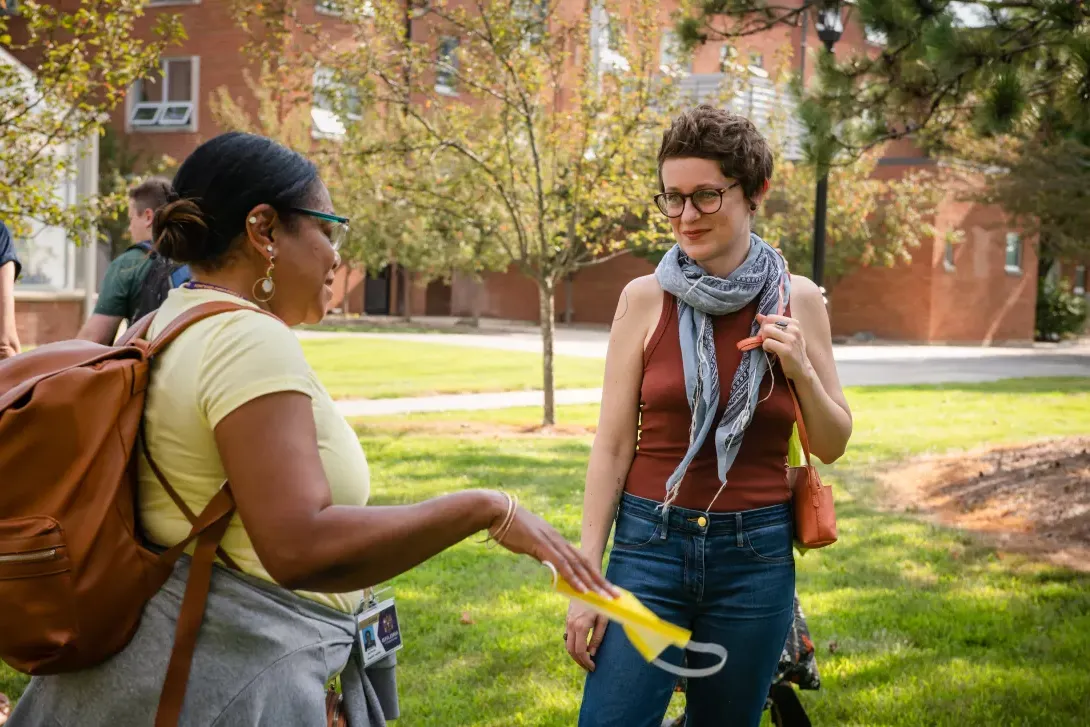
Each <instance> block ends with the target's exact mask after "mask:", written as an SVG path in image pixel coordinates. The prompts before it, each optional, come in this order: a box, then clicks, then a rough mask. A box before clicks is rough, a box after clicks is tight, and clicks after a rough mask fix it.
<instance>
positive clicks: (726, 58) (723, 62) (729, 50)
mask: <svg viewBox="0 0 1090 727" xmlns="http://www.w3.org/2000/svg"><path fill="white" fill-rule="evenodd" d="M737 56H738V51H736V50H735V49H734V47H733V46H731V45H728V44H726V43H724V44H723V45H722V47H720V48H719V72H720V73H726V71H727V69H728V68H730V66H731V64H733V63H735V62H736V61H735V59H736V57H737Z"/></svg>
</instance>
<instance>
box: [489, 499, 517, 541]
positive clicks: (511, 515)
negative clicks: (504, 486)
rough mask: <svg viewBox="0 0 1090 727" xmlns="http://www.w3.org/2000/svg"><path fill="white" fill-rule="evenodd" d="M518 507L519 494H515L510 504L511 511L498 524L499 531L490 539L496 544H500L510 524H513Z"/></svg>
mask: <svg viewBox="0 0 1090 727" xmlns="http://www.w3.org/2000/svg"><path fill="white" fill-rule="evenodd" d="M518 509H519V496H518V495H515V496H514V498H513V501H512V504H511V512H510V513H509V514H508V516H507V518H506V519H505V520H504V521H503V525H501V526H500V531H499V532H498V533H497V534H496V535H495V537H493V538H492V539H493V540H494V541H496V543H497V544H499V545H502V544H503V539H504V538H506V537H507V532H508V531H509V530H510V529H511V526H512V525H514V524H515V515H517V514H518Z"/></svg>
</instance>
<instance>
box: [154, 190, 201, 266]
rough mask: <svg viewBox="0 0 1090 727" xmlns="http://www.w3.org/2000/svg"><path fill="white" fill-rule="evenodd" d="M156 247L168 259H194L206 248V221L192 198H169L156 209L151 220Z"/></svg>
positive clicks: (182, 260)
mask: <svg viewBox="0 0 1090 727" xmlns="http://www.w3.org/2000/svg"><path fill="white" fill-rule="evenodd" d="M151 227H152V230H153V231H154V232H153V234H154V235H155V249H156V250H158V251H159V252H161V253H162V254H163V255H166V256H167V257H168V258H170V259H171V260H178V261H179V262H197V261H198V260H200V259H201V256H202V255H203V253H204V251H205V249H206V238H207V237H208V225H207V224H205V222H204V215H202V214H201V208H200V207H199V206H198V205H197V203H196V202H194V201H193V200H191V199H179V200H176V201H174V202H168V203H167V204H165V205H164V206H162V207H160V208H159V209H158V210H156V211H155V217H154V218H153V219H152V222H151Z"/></svg>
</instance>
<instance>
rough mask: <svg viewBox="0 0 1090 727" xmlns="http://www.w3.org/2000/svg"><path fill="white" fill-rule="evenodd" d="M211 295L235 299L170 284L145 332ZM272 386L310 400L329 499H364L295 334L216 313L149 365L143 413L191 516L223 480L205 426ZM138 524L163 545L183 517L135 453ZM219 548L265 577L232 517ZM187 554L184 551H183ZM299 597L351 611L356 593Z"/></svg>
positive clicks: (341, 429)
mask: <svg viewBox="0 0 1090 727" xmlns="http://www.w3.org/2000/svg"><path fill="white" fill-rule="evenodd" d="M213 300H228V301H232V302H240V301H241V302H243V303H245V302H246V301H242V299H240V298H236V297H235V296H232V295H230V294H227V293H220V292H218V291H214V290H206V289H193V290H191V289H189V288H185V287H182V288H175V289H174V290H172V291H170V294H169V295H168V296H167V298H166V300H165V301H164V302H163V305H162V307H161V308H160V309H159V312H158V313H157V314H156V316H155V320H154V322H153V324H152V327H151V331H150V332H149V337H153V336H156V335H158V333H159V332H160V331H162V330H163V328H165V327H166V325H167V324H168V323H170V321H172V320H174V318H175V317H177V316H178V315H179V314H180V313H182V312H183V311H185V310H186V309H188V308H191V307H193V306H195V305H198V304H200V303H205V302H208V301H213ZM278 391H299V392H302V393H304V394H306V395H307V396H309V397H310V399H311V402H312V404H313V409H314V423H315V424H316V425H317V430H318V452H319V454H320V455H321V458H322V466H323V468H324V469H325V474H326V479H327V480H328V481H329V487H330V489H331V490H332V494H333V504H335V505H364V504H366V503H367V497H368V494H369V491H370V477H369V471H368V467H367V458H366V457H365V456H364V453H363V449H362V448H361V447H360V442H359V439H358V438H357V436H356V434H355V432H353V431H352V428H351V427H350V426H349V425H348V422H346V421H345V419H344V417H343V416H341V415H340V413H338V412H337V409H336V407H335V406H334V404H333V400H332V399H331V398H330V396H329V393H328V392H326V390H325V387H323V386H322V384H321V383H320V382H319V381H318V379H317V377H316V376H315V375H314V372H313V371H312V370H311V368H310V366H309V365H308V364H307V361H306V358H305V357H304V356H303V348H302V346H300V345H299V340H298V339H297V338H296V336H295V334H294V333H293V332H292V331H291V329H289V328H288V327H287V326H285V325H284V324H283V323H280V322H279V321H277V320H275V319H273V318H271V317H270V316H267V315H264V314H261V313H257V312H253V313H251V312H250V311H237V312H231V313H221V314H219V315H216V316H212V317H211V318H206V319H205V320H203V321H200V322H199V323H196V324H194V325H193V326H191V327H190V328H188V329H187V330H186V331H185V332H184V333H183V334H182V335H181V336H179V337H178V338H176V339H175V340H174V342H173V343H171V345H170V346H168V347H167V349H166V350H165V351H164V352H163V353H162V354H161V355H159V356H158V357H157V359H156V360H155V362H154V363H153V367H152V375H151V386H150V388H149V390H148V396H147V401H146V403H145V409H144V416H145V421H146V426H147V436H148V446H149V449H150V450H151V455H152V457H154V458H155V463H156V464H157V465H158V466H159V468H160V469H161V470H162V471H163V474H164V475H165V476H166V478H167V480H168V481H169V482H170V484H171V485H173V487H174V489H175V490H177V491H178V494H179V495H180V496H181V498H182V499H183V500H184V501H185V503H186V504H187V505H189V506H190V508H192V510H193V512H194V513H199V512H200V511H201V510H202V509H204V506H205V505H206V504H208V501H209V500H210V499H212V496H213V495H215V493H216V492H217V491H218V490H219V488H220V485H222V484H223V481H224V480H225V479H226V477H227V476H226V474H225V473H224V469H223V463H222V462H221V461H220V455H219V450H218V449H217V447H216V440H215V437H214V435H213V431H214V430H215V427H216V425H217V424H219V422H220V421H221V420H222V419H223V418H224V417H225V416H227V415H228V414H230V413H231V412H232V411H234V410H235V409H237V408H238V407H240V406H242V405H243V404H245V403H246V402H248V401H251V400H253V399H256V398H258V397H260V396H264V395H266V394H271V393H274V392H278ZM254 446H255V447H260V446H261V444H260V443H259V442H254ZM139 502H140V521H141V523H142V525H143V527H144V529H145V532H146V533H147V535H148V537H149V538H150V539H151V540H152V542H155V543H159V544H160V545H166V546H169V545H173V544H174V543H177V542H179V541H181V540H183V539H185V536H186V535H188V534H189V529H190V524H189V521H188V520H186V518H185V515H184V514H182V512H181V511H180V510H179V509H178V507H177V506H176V505H175V504H174V502H173V501H172V500H171V499H170V497H169V496H168V495H167V494H166V491H165V490H164V489H163V488H162V486H161V485H160V484H159V481H158V479H156V477H155V473H154V472H152V471H151V468H150V467H149V466H148V464H147V462H146V461H145V460H144V458H143V457H141V458H140V500H139ZM222 547H223V549H224V551H226V552H227V554H228V555H229V556H231V558H233V559H234V561H235V562H236V563H237V564H238V566H239V568H241V569H242V570H243V571H244V572H246V573H249V574H251V575H254V576H257V577H258V578H263V579H265V580H268V581H271V580H272V578H271V577H270V576H269V574H268V572H267V571H266V570H265V568H264V567H262V565H261V562H260V560H258V557H257V554H256V553H255V552H254V547H253V544H252V543H251V542H250V538H249V536H248V535H247V533H246V530H245V528H244V527H243V525H242V521H241V520H240V519H239V517H238V515H237V514H236V515H235V516H234V518H233V519H232V520H231V523H230V525H229V527H228V528H227V534H226V535H225V536H224V538H223V542H222ZM190 551H191V552H192V548H191V549H190ZM299 595H301V596H304V597H306V598H310V599H313V600H315V601H318V602H320V603H324V604H326V605H328V606H332V607H333V608H336V609H338V610H341V611H345V612H352V611H354V610H355V608H356V606H357V605H358V603H359V601H360V596H361V594H360V593H359V592H353V593H345V594H325V593H310V592H306V591H300V592H299Z"/></svg>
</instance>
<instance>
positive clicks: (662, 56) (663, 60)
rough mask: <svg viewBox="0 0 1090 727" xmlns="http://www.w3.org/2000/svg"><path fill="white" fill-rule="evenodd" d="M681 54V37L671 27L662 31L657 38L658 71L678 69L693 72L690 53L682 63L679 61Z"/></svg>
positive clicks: (664, 71) (665, 71)
mask: <svg viewBox="0 0 1090 727" xmlns="http://www.w3.org/2000/svg"><path fill="white" fill-rule="evenodd" d="M681 55H682V53H681V38H679V37H678V34H677V33H676V32H674V30H673V29H668V30H665V31H663V33H662V36H661V37H660V38H659V71H660V72H662V73H672V72H675V71H679V72H681V73H688V74H691V73H692V72H693V56H692V54H691V53H690V54H689V55H688V58H687V62H686V63H685V64H684V65H682V62H681Z"/></svg>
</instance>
